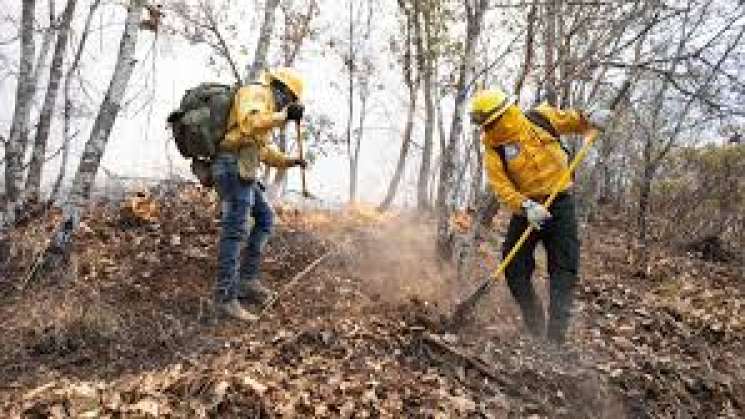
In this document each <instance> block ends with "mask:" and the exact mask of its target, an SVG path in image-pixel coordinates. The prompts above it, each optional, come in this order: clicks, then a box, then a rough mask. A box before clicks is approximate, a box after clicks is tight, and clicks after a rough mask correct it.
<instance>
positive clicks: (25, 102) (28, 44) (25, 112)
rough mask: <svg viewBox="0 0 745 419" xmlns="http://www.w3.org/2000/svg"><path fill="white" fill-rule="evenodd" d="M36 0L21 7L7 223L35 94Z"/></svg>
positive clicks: (7, 170)
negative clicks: (33, 74)
mask: <svg viewBox="0 0 745 419" xmlns="http://www.w3.org/2000/svg"><path fill="white" fill-rule="evenodd" d="M35 10H36V1H35V0H23V3H22V6H21V25H20V28H19V31H20V38H21V52H20V54H19V56H20V64H19V72H18V87H17V88H16V102H15V111H14V113H13V121H12V123H11V128H10V135H9V137H8V142H7V145H6V146H5V191H6V193H5V198H6V200H7V211H6V212H7V214H6V218H7V219H6V223H8V224H12V223H13V220H14V219H15V203H16V200H17V199H18V196H19V194H20V191H21V178H22V176H23V155H22V152H23V146H24V144H25V143H26V141H27V138H28V130H29V113H30V111H31V102H32V101H33V95H34V81H33V79H32V73H33V66H34V11H35Z"/></svg>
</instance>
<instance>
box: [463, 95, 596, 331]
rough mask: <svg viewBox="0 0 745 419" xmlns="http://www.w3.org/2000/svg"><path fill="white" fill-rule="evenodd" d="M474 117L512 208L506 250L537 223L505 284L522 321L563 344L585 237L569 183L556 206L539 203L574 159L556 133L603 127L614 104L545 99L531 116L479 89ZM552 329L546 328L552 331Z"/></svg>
mask: <svg viewBox="0 0 745 419" xmlns="http://www.w3.org/2000/svg"><path fill="white" fill-rule="evenodd" d="M470 114H471V120H472V122H473V123H475V124H477V125H478V126H480V127H482V129H483V136H482V142H483V144H484V147H485V150H486V153H485V158H484V159H485V162H484V163H485V167H486V172H487V175H488V178H489V182H490V184H491V186H492V188H493V189H494V192H495V193H496V194H497V195H498V196H499V197H500V199H501V200H502V201H503V202H504V203H505V204H506V205H507V206H508V207H509V208H510V209H511V210H512V212H513V216H512V218H511V220H510V224H509V227H508V231H507V235H506V238H505V241H504V245H503V249H502V252H503V256H506V254H507V253H508V252H509V251H510V249H512V247H513V246H514V245H515V243H516V242H517V240H518V239H519V237H520V235H521V234H522V233H523V232H524V231H525V229H526V228H527V227H528V224H532V225H533V226H534V227H535V230H534V232H533V233H532V234H531V235H530V237H529V238H528V240H527V241H526V242H525V244H524V245H523V246H522V248H521V249H520V251H519V252H518V253H517V255H516V256H515V258H514V259H513V260H512V262H511V263H510V264H509V266H508V267H507V269H506V270H505V276H506V278H507V285H508V287H509V289H510V292H511V293H512V295H513V297H514V298H515V300H516V301H517V303H518V305H519V306H520V309H521V312H522V316H523V321H524V323H525V325H526V328H527V329H528V331H529V332H530V333H531V334H533V335H534V336H542V335H543V334H544V333H547V337H548V338H549V339H550V340H551V341H553V342H556V343H563V341H564V339H565V334H566V331H567V328H568V325H569V317H570V310H571V306H572V292H573V289H574V287H575V284H576V282H577V274H578V270H579V238H578V235H577V220H576V216H575V209H574V198H573V197H572V194H571V186H572V185H571V182H570V183H567V184H565V185H562V186H561V187H560V190H561V192H560V193H559V195H558V197H557V199H556V200H555V201H554V203H553V204H552V205H551V207H550V208H545V207H544V206H543V205H542V204H541V202H544V201H545V200H546V198H548V196H549V195H550V194H551V192H552V190H553V188H554V187H555V186H556V185H557V183H558V182H559V181H560V179H561V178H562V175H564V174H565V173H566V172H567V170H568V167H569V164H568V163H569V161H568V160H569V159H568V156H567V153H566V152H565V151H564V149H563V147H562V146H561V143H560V141H559V138H558V136H559V135H561V134H584V133H586V132H587V131H588V130H590V129H592V128H593V127H595V128H600V129H602V128H604V127H605V125H606V124H607V121H608V119H609V117H610V112H609V111H605V110H603V111H597V112H592V113H590V114H589V115H585V114H583V113H580V112H578V111H574V110H559V109H557V108H555V107H552V106H549V105H548V104H546V103H544V104H541V105H540V106H538V107H537V108H536V109H535V110H534V112H531V113H530V114H528V116H529V117H530V118H529V117H528V116H526V114H525V113H523V112H522V111H521V110H520V108H518V107H517V106H516V105H515V104H514V103H513V102H512V101H511V100H510V99H509V98H508V97H507V95H506V94H504V92H502V91H501V90H499V89H488V90H481V91H479V92H477V93H476V94H475V95H474V97H473V99H472V101H471V109H470ZM539 242H542V243H543V246H544V248H545V249H546V255H547V260H548V273H549V277H550V285H549V289H550V292H549V294H550V305H549V310H548V314H549V320H548V326H546V323H545V320H544V312H543V307H542V304H541V302H540V300H539V299H538V297H537V296H536V294H535V290H534V289H533V285H532V283H531V276H532V274H533V270H534V269H535V257H534V253H535V249H536V246H537V245H538V243H539ZM546 329H547V330H546Z"/></svg>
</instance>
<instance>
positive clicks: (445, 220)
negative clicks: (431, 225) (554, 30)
mask: <svg viewBox="0 0 745 419" xmlns="http://www.w3.org/2000/svg"><path fill="white" fill-rule="evenodd" d="M487 3H488V1H487V0H478V2H477V3H476V4H475V5H473V6H472V5H471V4H470V3H469V2H468V1H466V2H465V7H466V42H465V50H464V52H463V61H461V63H460V66H459V68H458V82H457V85H456V91H457V92H458V93H457V95H456V97H455V104H454V107H453V108H454V109H453V121H452V124H451V128H450V138H449V139H448V144H447V146H446V148H445V151H444V153H442V155H441V164H440V184H439V186H438V189H437V252H438V254H439V255H440V257H441V258H443V259H449V258H450V256H451V242H452V240H451V237H450V212H451V208H450V197H451V194H452V190H453V180H454V179H453V174H454V172H455V160H454V156H453V154H454V152H455V150H456V148H457V145H458V140H459V138H460V136H461V132H462V130H463V112H464V108H465V102H466V96H467V94H468V91H467V89H466V77H467V74H468V69H470V68H471V67H473V64H472V63H473V60H474V51H475V48H476V41H477V40H478V37H479V35H480V33H481V25H482V22H483V18H484V12H485V10H486V6H487Z"/></svg>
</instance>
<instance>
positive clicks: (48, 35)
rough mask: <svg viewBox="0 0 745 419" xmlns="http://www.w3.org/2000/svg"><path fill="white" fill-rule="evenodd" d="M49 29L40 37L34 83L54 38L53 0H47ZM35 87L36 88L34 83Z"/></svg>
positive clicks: (37, 78)
mask: <svg viewBox="0 0 745 419" xmlns="http://www.w3.org/2000/svg"><path fill="white" fill-rule="evenodd" d="M48 7H49V29H48V30H46V31H45V32H44V37H43V38H42V39H41V49H39V55H37V56H36V65H34V75H33V77H32V79H33V80H34V83H38V81H39V76H40V74H41V73H40V72H41V69H42V68H44V63H45V62H46V60H47V55H49V48H50V47H51V46H52V39H54V33H55V31H56V28H55V23H56V20H57V18H56V17H55V16H54V9H55V5H54V0H49V5H48ZM34 86H35V89H36V88H38V87H39V86H37V85H36V84H35V85H34Z"/></svg>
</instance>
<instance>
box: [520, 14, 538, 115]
mask: <svg viewBox="0 0 745 419" xmlns="http://www.w3.org/2000/svg"><path fill="white" fill-rule="evenodd" d="M537 10H538V6H537V4H536V2H533V4H532V5H531V6H530V11H529V12H528V21H527V24H528V28H527V30H526V33H525V58H524V60H523V68H522V69H521V70H520V76H519V77H518V78H517V81H516V82H515V101H516V102H517V103H520V94H521V93H522V91H523V86H524V85H525V79H526V78H527V77H528V74H529V73H530V70H531V68H532V67H533V53H534V50H535V47H534V44H535V21H536V18H535V17H536V13H537Z"/></svg>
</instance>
